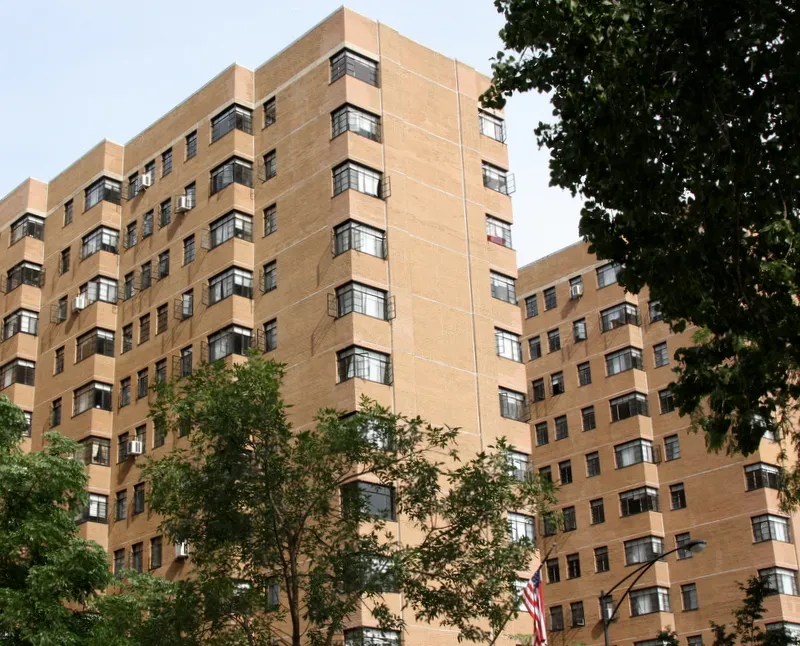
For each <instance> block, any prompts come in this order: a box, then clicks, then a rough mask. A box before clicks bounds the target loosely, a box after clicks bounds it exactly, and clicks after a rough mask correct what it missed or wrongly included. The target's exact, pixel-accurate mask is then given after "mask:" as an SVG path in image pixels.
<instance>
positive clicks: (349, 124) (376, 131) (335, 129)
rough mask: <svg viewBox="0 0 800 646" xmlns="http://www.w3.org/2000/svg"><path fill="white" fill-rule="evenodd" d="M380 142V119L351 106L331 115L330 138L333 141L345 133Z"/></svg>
mask: <svg viewBox="0 0 800 646" xmlns="http://www.w3.org/2000/svg"><path fill="white" fill-rule="evenodd" d="M348 131H350V132H354V133H355V134H357V135H361V136H362V137H366V138H367V139H372V140H373V141H380V140H381V118H380V117H379V116H377V115H375V114H372V113H371V112H367V111H366V110H361V109H360V108H356V107H355V106H352V105H343V106H342V107H340V108H337V109H336V110H334V111H333V112H332V113H331V138H332V139H335V138H336V137H338V136H339V135H341V134H344V133H345V132H348Z"/></svg>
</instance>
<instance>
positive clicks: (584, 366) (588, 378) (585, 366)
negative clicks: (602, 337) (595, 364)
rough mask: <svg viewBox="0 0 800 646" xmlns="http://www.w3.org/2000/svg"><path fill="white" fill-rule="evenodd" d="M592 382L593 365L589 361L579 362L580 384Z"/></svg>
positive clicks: (586, 384) (584, 384) (585, 384)
mask: <svg viewBox="0 0 800 646" xmlns="http://www.w3.org/2000/svg"><path fill="white" fill-rule="evenodd" d="M590 383H592V366H591V365H590V364H589V362H588V361H586V362H584V363H579V364H578V385H579V386H588V385H589V384H590Z"/></svg>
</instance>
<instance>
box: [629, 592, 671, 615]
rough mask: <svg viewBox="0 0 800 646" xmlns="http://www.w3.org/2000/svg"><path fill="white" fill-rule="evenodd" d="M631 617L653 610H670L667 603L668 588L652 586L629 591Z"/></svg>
mask: <svg viewBox="0 0 800 646" xmlns="http://www.w3.org/2000/svg"><path fill="white" fill-rule="evenodd" d="M630 600H631V617H639V616H641V615H648V614H650V613H653V612H672V608H671V607H670V603H669V588H662V587H658V586H654V587H652V588H643V589H641V590H633V591H631V593H630Z"/></svg>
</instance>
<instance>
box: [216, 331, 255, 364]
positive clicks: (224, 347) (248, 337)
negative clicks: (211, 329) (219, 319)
mask: <svg viewBox="0 0 800 646" xmlns="http://www.w3.org/2000/svg"><path fill="white" fill-rule="evenodd" d="M252 345H253V331H252V330H250V329H248V328H245V327H240V326H238V325H231V326H230V327H227V328H225V329H223V330H220V331H219V332H215V333H214V334H212V335H211V336H209V337H208V361H209V363H211V362H214V361H217V360H218V359H223V358H225V357H227V356H230V355H232V354H238V355H245V354H246V353H247V350H249V349H250V348H251V347H252Z"/></svg>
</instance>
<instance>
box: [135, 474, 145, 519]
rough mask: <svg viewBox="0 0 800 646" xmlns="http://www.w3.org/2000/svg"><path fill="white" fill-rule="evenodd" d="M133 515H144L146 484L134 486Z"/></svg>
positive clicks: (141, 483)
mask: <svg viewBox="0 0 800 646" xmlns="http://www.w3.org/2000/svg"><path fill="white" fill-rule="evenodd" d="M133 513H134V515H135V514H143V513H144V482H140V483H139V484H135V485H133Z"/></svg>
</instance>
